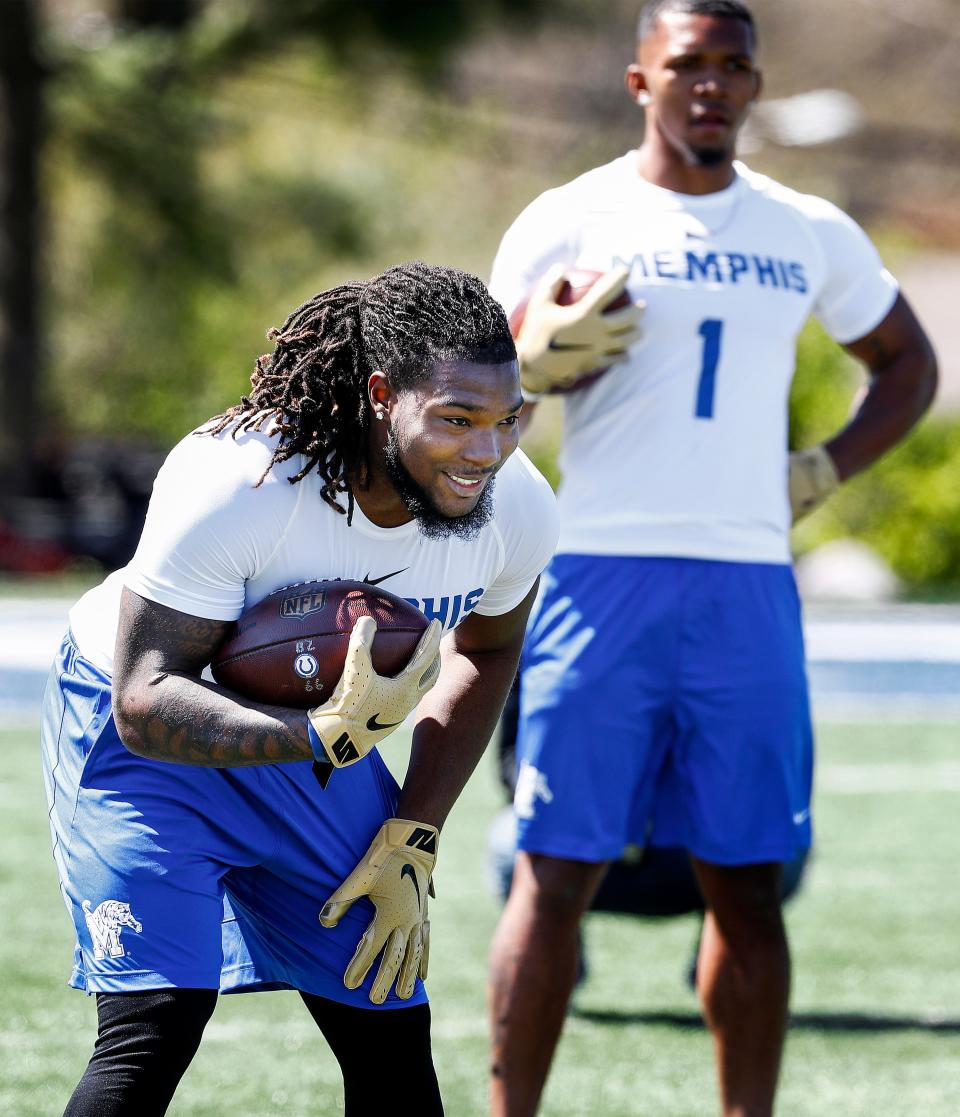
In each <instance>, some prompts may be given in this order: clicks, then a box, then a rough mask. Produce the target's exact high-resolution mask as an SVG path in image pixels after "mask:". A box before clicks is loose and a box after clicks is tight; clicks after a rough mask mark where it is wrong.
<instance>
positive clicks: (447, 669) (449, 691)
mask: <svg viewBox="0 0 960 1117" xmlns="http://www.w3.org/2000/svg"><path fill="white" fill-rule="evenodd" d="M538 584H539V580H538V583H536V584H534V586H533V588H532V589H531V590H530V592H529V593H528V594H527V596H526V597H525V598H524V600H523V601H521V602H520V604H519V605H517V606H516V608H514V609H512V610H511V611H510V612H509V613H505V614H503V615H502V616H499V617H484V616H480V615H479V614H476V613H474V614H473V615H472V616H471V617H470V618H469V619H468V620H466V621H464V623H463V624H461V625H460V626H459V628H457V629H456V631H455V632H453V633H452V634H451V635H450V636H449V637H448V638H447V639H446V640H445V641H444V644H443V647H442V652H441V655H442V663H443V666H442V668H441V671H440V678H439V680H438V681H437V685H436V686H435V687H434V688H433V690H432V691H431V692H430V693H429V694H428V695H427V696H426V698H425V699H424V700H423V701H422V702H421V703H420V706H419V708H418V711H417V724H416V728H415V729H414V733H413V751H412V753H411V756H410V766H409V768H408V769H407V777H406V780H405V781H404V785H403V790H402V792H401V795H400V801H399V803H398V806H397V814H398V816H399V817H401V818H415V819H419V820H420V821H423V822H429V823H431V824H432V825H434V826H436V827H438V828H439V827H442V826H443V822H444V820H445V819H446V817H447V815H448V813H449V812H450V808H451V807H452V806H453V804H454V803H455V802H456V800H457V797H458V796H459V794H460V792H461V791H462V790H463V788H464V785H465V784H466V782H467V780H468V779H469V778H470V775H471V773H472V772H473V770H474V768H475V767H476V766H477V762H478V761H479V759H480V757H481V755H482V754H483V751H484V749H485V748H486V746H487V742H488V741H489V740H490V737H491V736H492V734H493V730H494V728H495V726H496V723H497V719H498V718H499V716H500V711H501V709H502V708H503V703H504V701H505V700H506V697H507V693H508V691H509V690H510V684H511V683H512V682H513V679H514V676H515V675H516V671H517V662H518V660H519V658H520V648H521V646H522V644H523V634H524V631H525V629H526V624H527V616H528V615H529V613H530V609H531V607H532V605H533V601H534V599H535V597H536V594H537V585H538Z"/></svg>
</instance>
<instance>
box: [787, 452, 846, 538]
mask: <svg viewBox="0 0 960 1117" xmlns="http://www.w3.org/2000/svg"><path fill="white" fill-rule="evenodd" d="M839 484H840V476H839V474H838V473H837V467H836V466H835V465H834V463H833V458H831V457H830V454H829V453H828V452H827V450H826V448H825V447H824V446H811V447H810V449H809V450H797V451H795V452H794V453H792V454H791V455H790V459H789V469H788V481H787V488H788V491H789V494H790V513H791V515H792V517H793V522H794V523H796V522H797V520H799V519H800V518H801V516H806V515H807V513H808V512H812V511H813V510H814V508H818V507H819V506H820V505H821V504H822V503H823V502H824V501H825V500H826V499H827V497H828V496H829V495H830V494H831V493H832V492H833V491H834V490H835V489H836V488H837V486H838V485H839Z"/></svg>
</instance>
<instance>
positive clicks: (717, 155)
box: [690, 147, 730, 167]
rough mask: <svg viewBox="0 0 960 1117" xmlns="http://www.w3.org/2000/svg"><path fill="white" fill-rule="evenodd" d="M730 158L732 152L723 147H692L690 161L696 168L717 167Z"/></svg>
mask: <svg viewBox="0 0 960 1117" xmlns="http://www.w3.org/2000/svg"><path fill="white" fill-rule="evenodd" d="M729 158H730V152H729V151H727V149H726V148H723V147H692V148H690V159H691V162H692V163H693V165H694V166H695V167H716V166H717V165H718V164H720V163H725V162H726V161H727V160H728V159H729Z"/></svg>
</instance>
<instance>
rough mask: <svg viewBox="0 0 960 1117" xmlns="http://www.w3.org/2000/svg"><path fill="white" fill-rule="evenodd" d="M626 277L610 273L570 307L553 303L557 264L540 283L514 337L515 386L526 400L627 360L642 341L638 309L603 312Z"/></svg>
mask: <svg viewBox="0 0 960 1117" xmlns="http://www.w3.org/2000/svg"><path fill="white" fill-rule="evenodd" d="M629 274H630V273H629V272H628V271H627V269H626V268H624V267H619V268H613V269H612V270H611V271H609V272H607V273H606V275H603V276H601V277H600V279H598V280H597V282H596V283H594V284H593V286H592V287H591V288H590V290H589V291H587V292H586V294H584V296H583V298H582V299H580V300H579V301H578V302H575V303H572V304H571V305H570V306H561V305H560V304H559V303H558V302H557V295H558V293H559V291H560V288H561V287H562V286H563V283H564V268H563V265H562V264H557V265H555V266H554V267H552V268H551V269H550V270H549V271H548V272H547V274H546V275H545V276H544V277H543V279H541V280H540V282H539V283H538V284H537V286H536V287H535V288H534V290H533V294H532V295H531V296H530V301H529V303H528V304H527V309H526V312H525V313H524V317H523V325H522V326H521V327H520V333H519V334H518V335H517V357H518V359H519V361H520V385H521V387H522V388H523V392H524V395H525V396H526V397H527V398H536V397H537V396H539V395H542V394H543V393H544V392H549V391H550V390H551V389H553V388H566V387H569V386H570V385H571V384H574V383H576V381H577V380H579V379H580V378H581V377H582V376H586V375H587V374H588V373H590V372H596V370H597V369H598V368H611V367H612V366H613V365H617V364H620V363H622V362H623V361H625V360H626V359H627V356H628V354H627V350H628V349H629V348H630V346H631V345H633V343H634V342H635V341H638V340H639V339H640V338H641V337H642V331H641V329H640V319H641V317H642V316H643V311H644V304H643V303H633V304H631V305H630V306H625V307H623V308H622V309H621V310H612V311H609V312H607V313H604V310H605V308H606V307H608V306H609V305H610V304H611V303H612V302H615V301H616V299H618V298H619V297H620V295H622V294H623V292H624V291H625V290H626V288H627V276H628V275H629Z"/></svg>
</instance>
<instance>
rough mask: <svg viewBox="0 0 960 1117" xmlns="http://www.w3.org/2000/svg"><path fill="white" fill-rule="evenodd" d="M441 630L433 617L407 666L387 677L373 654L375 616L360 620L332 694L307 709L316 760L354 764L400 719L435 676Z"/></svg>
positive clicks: (339, 765)
mask: <svg viewBox="0 0 960 1117" xmlns="http://www.w3.org/2000/svg"><path fill="white" fill-rule="evenodd" d="M442 630H443V626H442V625H441V624H440V622H439V621H437V620H434V621H431V622H430V624H429V625H428V626H427V630H426V632H424V634H423V635H422V636H421V637H420V642H419V643H418V644H417V647H416V649H415V651H414V653H413V655H412V656H411V657H410V662H409V663H408V664H407V666H406V667H404V669H403V670H402V671H401V672H400V673H399V674H398V675H395V676H394V677H393V678H387V677H385V676H383V675H378V674H377V672H376V671H375V670H374V668H373V662H372V661H371V659H370V649H371V647H372V646H373V638H374V636H375V635H376V633H377V622H376V621H375V620H374V619H373V617H360V618H359V619H358V620H357V623H356V624H355V625H354V626H353V631H352V632H351V633H350V643H349V645H348V646H347V655H346V659H345V661H344V665H343V674H342V675H341V676H340V681H339V682H338V683H337V685H336V687H335V688H334V690H333V694H331V695H330V697H329V699H328V700H327V701H326V702H324V703H323V705H322V706H315V707H314V708H313V709H312V710H308V711H307V717H308V719H309V729H310V743H311V745H312V746H313V751H314V755H315V756H316V757H317V759H318V760H321V761H323V760H329V761H330V763H331V764H333V765H334V767H336V768H346V767H347V766H348V765H350V764H356V762H357V761H358V760H362V759H363V757H365V756H366V755H367V753H368V752H369V751H370V750H371V749H372V748H373V747H374V745H378V744H379V743H380V742H381V741H382V740H383V739H384V738H385V737H388V736H389V735H390V734H391V733H392V732H393V731H394V729H396V728H397V726H398V725H400V723H401V722H402V721H403V720H404V718H405V717H406V716H407V714H409V713H410V711H411V710H413V709H414V708H415V707H416V705H417V703H418V702H419V701H420V699H421V698H422V697H423V696H424V695H425V694H426V693H427V691H428V690H429V689H430V688H431V687H432V686H433V684H434V683H435V682H436V681H437V676H438V675H439V674H440V636H441V634H442Z"/></svg>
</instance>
